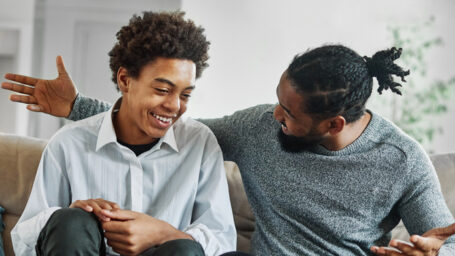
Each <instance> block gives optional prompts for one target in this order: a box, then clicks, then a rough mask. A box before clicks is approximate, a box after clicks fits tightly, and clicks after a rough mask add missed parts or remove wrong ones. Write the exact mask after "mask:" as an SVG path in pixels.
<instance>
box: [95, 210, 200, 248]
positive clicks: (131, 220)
mask: <svg viewBox="0 0 455 256" xmlns="http://www.w3.org/2000/svg"><path fill="white" fill-rule="evenodd" d="M102 213H103V214H104V215H105V216H106V217H107V218H110V219H111V221H108V222H103V223H102V225H103V229H104V236H105V237H106V238H107V244H108V245H109V246H111V247H112V248H113V249H114V251H115V252H117V253H120V254H122V255H139V254H140V253H141V252H143V251H145V250H147V249H148V248H151V247H153V246H157V245H161V244H163V243H165V242H167V241H170V240H175V239H191V240H193V238H192V237H191V236H190V235H188V234H186V233H184V232H182V231H179V230H177V229H176V228H174V227H173V226H171V225H170V224H169V223H167V222H164V221H161V220H158V219H156V218H153V217H151V216H149V215H146V214H143V213H138V212H134V211H128V210H112V211H107V210H103V211H102Z"/></svg>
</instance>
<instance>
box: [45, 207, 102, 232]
mask: <svg viewBox="0 0 455 256" xmlns="http://www.w3.org/2000/svg"><path fill="white" fill-rule="evenodd" d="M47 225H57V226H58V227H62V228H63V227H66V228H68V229H69V230H73V231H74V230H75V229H76V230H77V229H79V228H87V227H90V226H94V227H98V220H97V219H96V216H95V215H94V214H93V213H90V212H86V211H84V210H82V209H79V208H62V209H59V210H57V211H55V212H54V214H52V216H51V218H50V219H49V223H48V224H47Z"/></svg>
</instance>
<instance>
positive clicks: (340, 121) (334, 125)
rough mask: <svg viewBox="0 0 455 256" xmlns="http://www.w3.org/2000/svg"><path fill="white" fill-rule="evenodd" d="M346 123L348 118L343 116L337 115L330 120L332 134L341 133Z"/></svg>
mask: <svg viewBox="0 0 455 256" xmlns="http://www.w3.org/2000/svg"><path fill="white" fill-rule="evenodd" d="M345 125H346V119H344V117H342V116H336V117H334V118H332V119H331V120H330V121H329V130H328V132H329V133H330V135H336V134H338V133H340V132H341V131H342V130H343V129H344V126H345Z"/></svg>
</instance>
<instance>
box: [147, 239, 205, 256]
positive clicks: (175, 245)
mask: <svg viewBox="0 0 455 256" xmlns="http://www.w3.org/2000/svg"><path fill="white" fill-rule="evenodd" d="M153 255H166V256H178V255H186V256H204V249H202V246H201V245H200V244H199V243H198V242H196V241H193V240H189V239H178V240H172V241H169V242H166V243H164V244H162V245H161V246H159V247H158V249H157V250H156V251H155V253H154V254H153Z"/></svg>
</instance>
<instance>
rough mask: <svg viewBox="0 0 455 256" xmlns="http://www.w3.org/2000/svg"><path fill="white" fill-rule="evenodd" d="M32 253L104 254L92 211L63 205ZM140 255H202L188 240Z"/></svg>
mask: <svg viewBox="0 0 455 256" xmlns="http://www.w3.org/2000/svg"><path fill="white" fill-rule="evenodd" d="M35 249H36V254H37V255H38V256H42V255H43V256H44V255H88V256H90V255H93V256H99V255H103V256H104V255H106V248H105V244H104V234H103V229H102V228H101V224H100V222H99V221H98V219H97V218H96V216H95V215H94V214H92V213H88V212H86V211H84V210H81V209H77V208H75V209H73V208H72V209H70V208H64V209H60V210H58V211H56V212H55V213H54V214H52V216H51V217H50V218H49V220H48V222H47V223H46V225H45V226H44V228H43V229H42V230H41V233H40V235H39V237H38V241H37V244H36V248H35ZM141 255H143V256H157V255H160V256H177V255H185V256H186V255H188V256H199V255H201V256H203V255H204V250H203V249H202V247H201V245H200V244H199V243H197V242H195V241H192V240H188V239H179V240H173V241H169V242H167V243H164V244H162V245H160V246H158V247H153V248H150V249H148V250H146V251H145V252H143V253H142V254H141Z"/></svg>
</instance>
